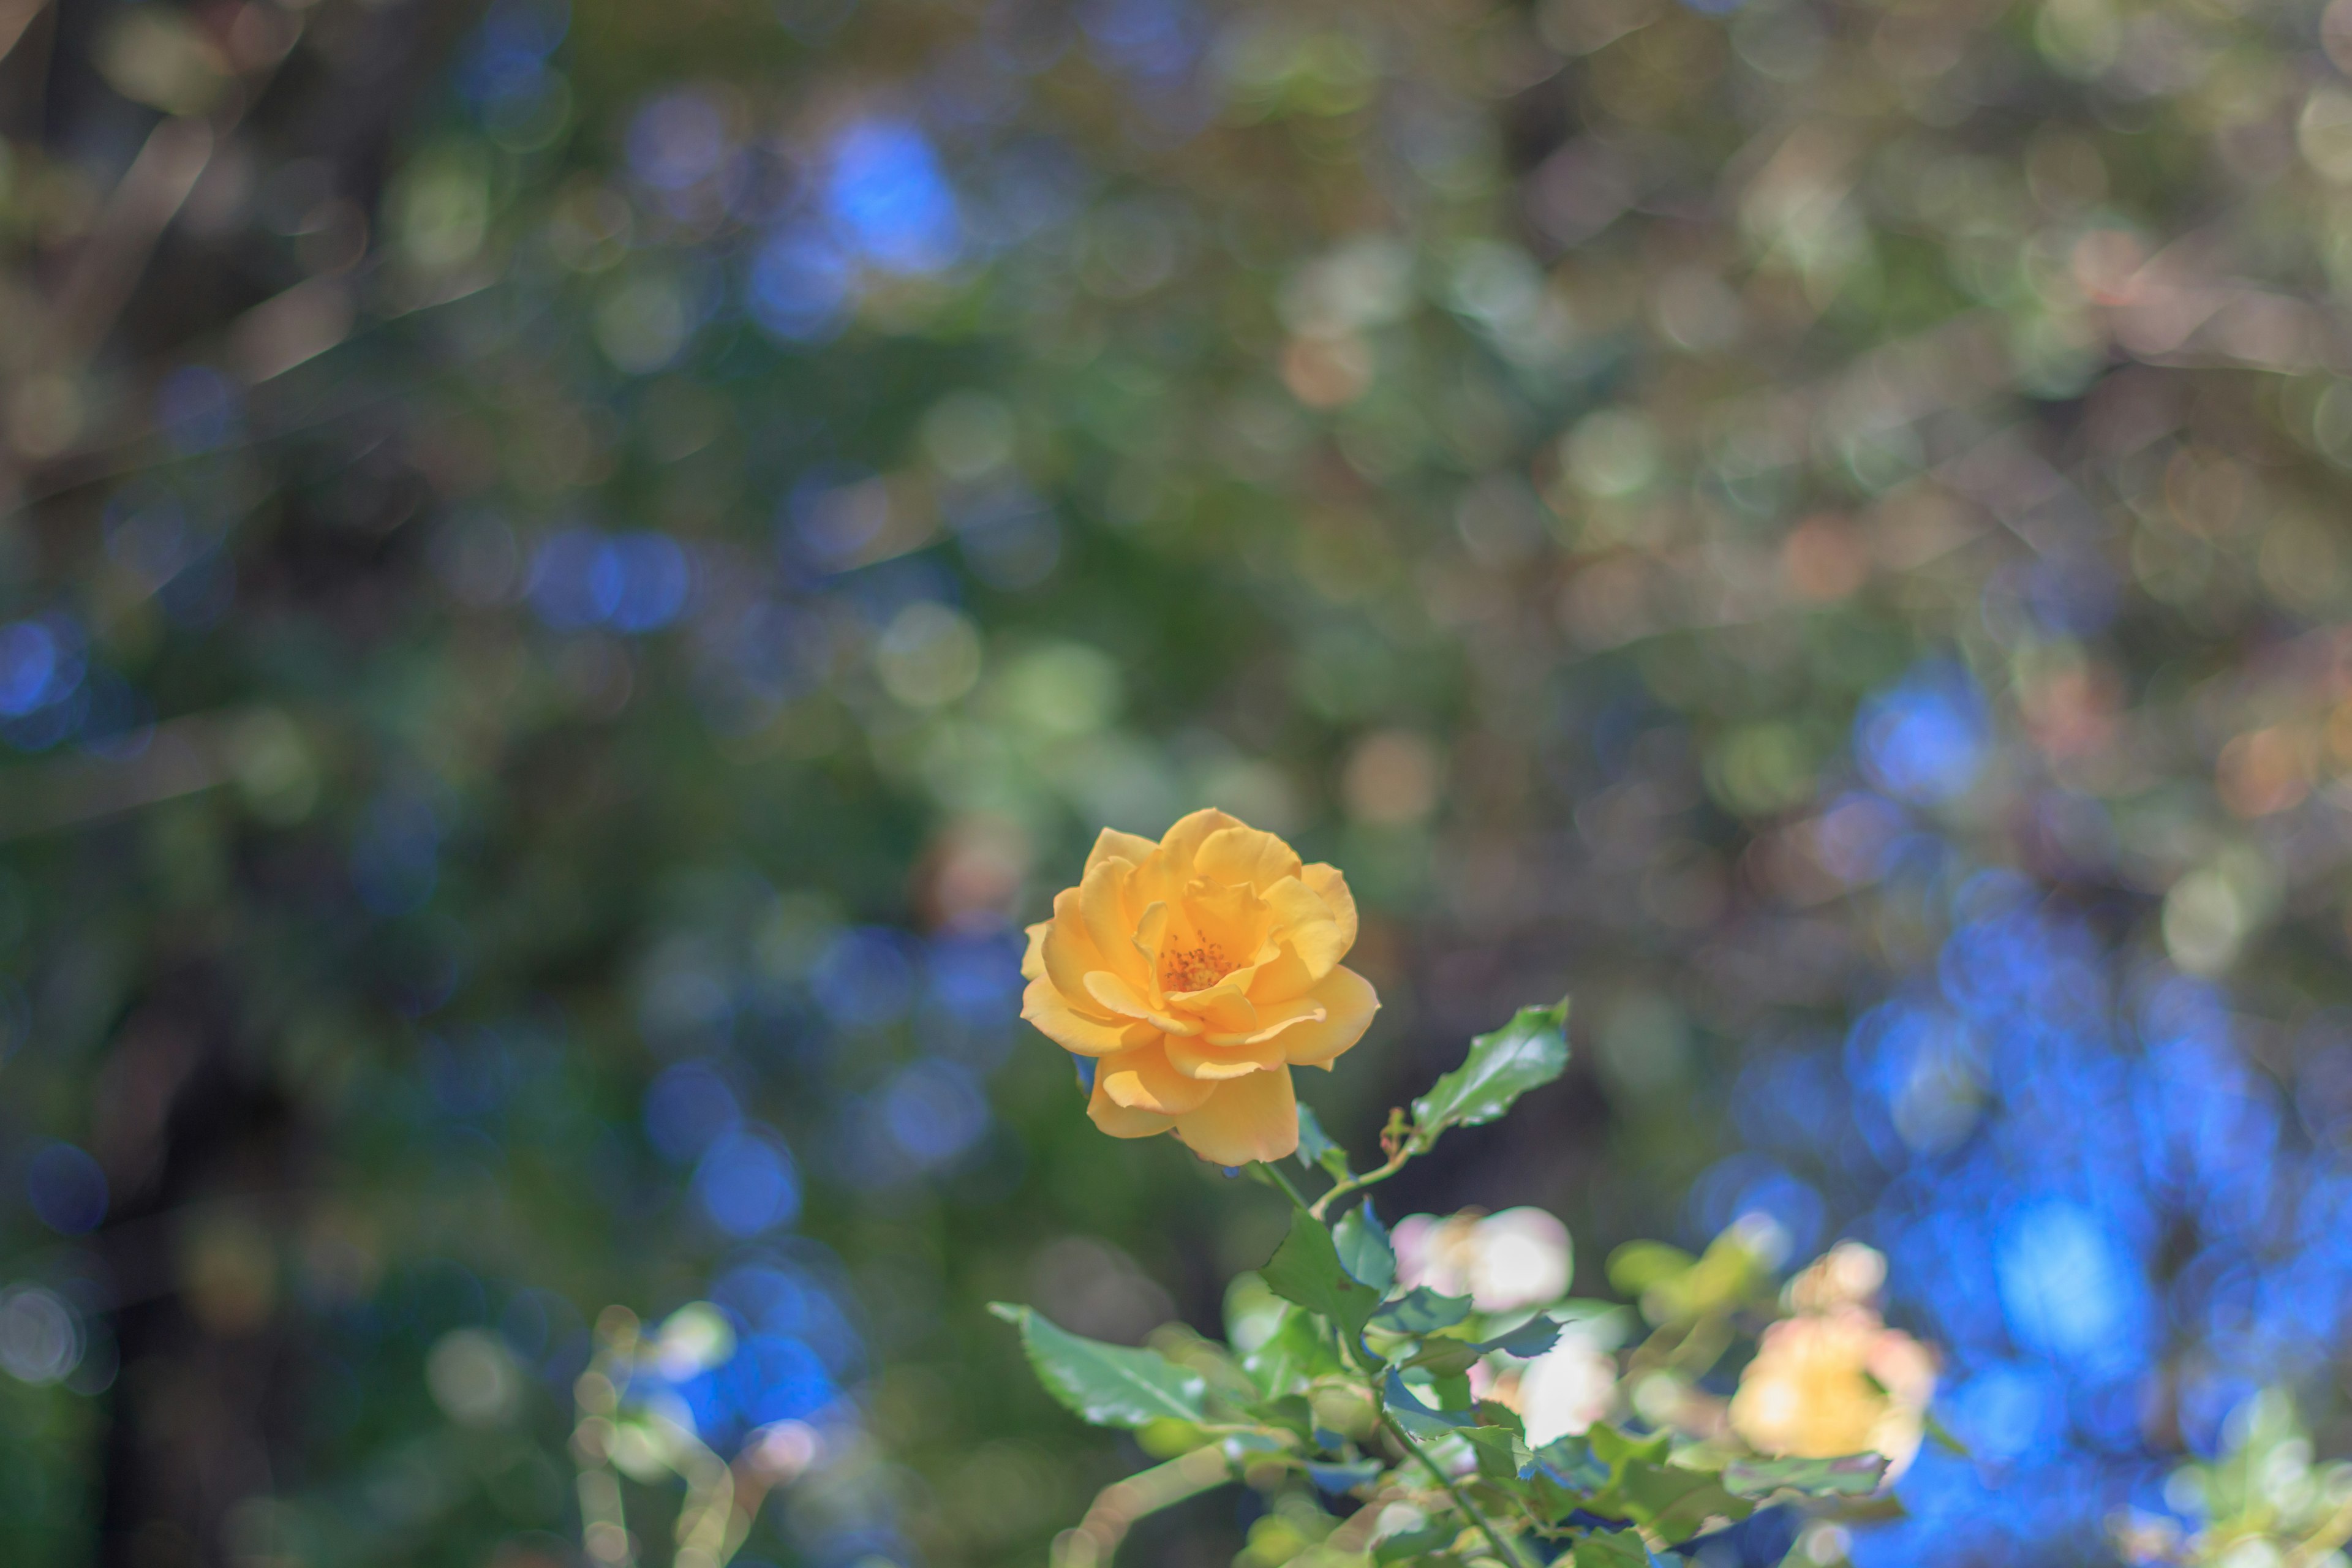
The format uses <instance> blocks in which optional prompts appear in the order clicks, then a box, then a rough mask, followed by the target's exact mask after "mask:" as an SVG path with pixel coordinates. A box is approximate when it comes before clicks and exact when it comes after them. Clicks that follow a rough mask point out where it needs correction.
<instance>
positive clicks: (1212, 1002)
mask: <svg viewBox="0 0 2352 1568" xmlns="http://www.w3.org/2000/svg"><path fill="white" fill-rule="evenodd" d="M1169 1007H1170V1009H1171V1011H1173V1012H1176V1013H1179V1014H1181V1016H1185V1017H1188V1018H1198V1019H1199V1020H1200V1021H1201V1024H1202V1028H1203V1030H1204V1032H1206V1033H1210V1034H1218V1035H1254V1034H1255V1033H1257V1030H1258V1016H1257V1009H1256V1008H1255V1007H1253V1006H1251V1005H1250V999H1249V993H1248V992H1247V991H1246V990H1245V989H1244V986H1243V985H1242V984H1237V983H1236V982H1235V981H1234V978H1233V976H1231V975H1227V976H1226V977H1225V978H1224V979H1223V980H1220V981H1218V982H1217V983H1216V984H1214V985H1212V986H1210V987H1209V988H1208V989H1207V990H1205V991H1193V992H1189V993H1187V994H1184V995H1183V996H1182V997H1181V998H1176V997H1171V998H1170V1000H1169Z"/></svg>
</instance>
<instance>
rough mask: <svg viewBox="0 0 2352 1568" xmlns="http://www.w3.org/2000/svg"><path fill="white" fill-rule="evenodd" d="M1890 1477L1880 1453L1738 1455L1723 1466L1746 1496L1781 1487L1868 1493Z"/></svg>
mask: <svg viewBox="0 0 2352 1568" xmlns="http://www.w3.org/2000/svg"><path fill="white" fill-rule="evenodd" d="M1885 1479H1886V1460H1885V1458H1884V1457H1883V1456H1881V1455H1877V1454H1848V1455H1845V1456H1843V1458H1835V1459H1797V1458H1786V1459H1753V1458H1739V1459H1734V1460H1732V1461H1731V1462H1730V1463H1729V1464H1727V1465H1726V1466H1724V1467H1723V1484H1724V1485H1725V1486H1726V1487H1728V1488H1729V1489H1731V1490H1733V1491H1735V1492H1738V1493H1739V1494H1740V1495H1741V1496H1742V1497H1749V1498H1764V1497H1769V1496H1770V1495H1771V1494H1772V1493H1774V1492H1777V1491H1783V1490H1786V1491H1794V1492H1801V1493H1803V1494H1804V1495H1805V1496H1807V1497H1868V1496H1869V1495H1870V1494H1871V1493H1873V1492H1874V1491H1876V1490H1877V1489H1879V1486H1880V1485H1881V1483H1883V1482H1884V1481H1885Z"/></svg>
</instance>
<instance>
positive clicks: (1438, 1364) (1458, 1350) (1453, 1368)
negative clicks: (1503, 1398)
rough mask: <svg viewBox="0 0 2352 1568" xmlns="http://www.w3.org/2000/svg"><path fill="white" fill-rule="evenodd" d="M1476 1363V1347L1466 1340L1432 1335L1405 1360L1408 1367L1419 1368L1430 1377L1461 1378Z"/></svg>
mask: <svg viewBox="0 0 2352 1568" xmlns="http://www.w3.org/2000/svg"><path fill="white" fill-rule="evenodd" d="M1477 1363H1478V1347H1477V1346H1476V1345H1474V1344H1472V1343H1471V1342H1469V1341H1468V1340H1455V1339H1448V1338H1446V1337H1445V1336H1444V1335H1443V1334H1434V1335H1432V1336H1431V1337H1430V1338H1428V1339H1426V1340H1423V1342H1422V1343H1421V1349H1419V1350H1418V1351H1415V1352H1413V1353H1412V1355H1411V1356H1408V1357H1407V1358H1406V1359H1405V1362H1404V1364H1405V1365H1406V1366H1409V1367H1419V1368H1421V1369H1422V1370H1423V1372H1426V1373H1429V1374H1430V1375H1431V1376H1432V1377H1461V1376H1463V1375H1465V1373H1468V1372H1469V1370H1470V1369H1471V1368H1472V1367H1473V1366H1475V1365H1476V1364H1477Z"/></svg>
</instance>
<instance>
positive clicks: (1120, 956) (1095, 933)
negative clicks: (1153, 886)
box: [1078, 860, 1159, 994]
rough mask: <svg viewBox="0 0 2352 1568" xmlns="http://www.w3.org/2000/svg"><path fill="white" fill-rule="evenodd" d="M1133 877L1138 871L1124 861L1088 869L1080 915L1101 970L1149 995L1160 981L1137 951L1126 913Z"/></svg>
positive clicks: (1080, 898)
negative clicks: (1129, 886)
mask: <svg viewBox="0 0 2352 1568" xmlns="http://www.w3.org/2000/svg"><path fill="white" fill-rule="evenodd" d="M1134 875H1135V867H1134V866H1133V865H1132V864H1131V863H1129V862H1128V861H1125V860H1105V861H1103V862H1102V863H1101V864H1100V865H1097V866H1094V867H1091V868H1088V869H1087V875H1086V879H1085V880H1084V881H1082V882H1080V883H1079V884H1078V914H1079V917H1080V918H1081V919H1083V920H1084V921H1086V926H1087V936H1088V937H1090V938H1092V939H1093V941H1094V944H1095V951H1096V952H1099V953H1101V954H1102V960H1103V961H1102V964H1101V967H1102V968H1105V969H1108V970H1109V971H1111V972H1112V973H1115V974H1118V975H1121V976H1123V977H1125V978H1126V980H1127V981H1128V982H1129V984H1133V985H1135V986H1136V987H1138V988H1139V989H1140V990H1142V991H1144V992H1146V993H1147V994H1148V993H1150V992H1153V991H1157V990H1158V989H1159V981H1158V980H1157V979H1156V978H1155V977H1154V976H1153V974H1152V973H1151V971H1150V968H1148V967H1147V966H1146V965H1145V963H1144V962H1143V959H1142V957H1141V955H1139V953H1137V952H1136V951H1135V917H1134V916H1133V915H1130V914H1129V913H1128V909H1127V884H1128V879H1129V878H1131V877H1133V876H1134Z"/></svg>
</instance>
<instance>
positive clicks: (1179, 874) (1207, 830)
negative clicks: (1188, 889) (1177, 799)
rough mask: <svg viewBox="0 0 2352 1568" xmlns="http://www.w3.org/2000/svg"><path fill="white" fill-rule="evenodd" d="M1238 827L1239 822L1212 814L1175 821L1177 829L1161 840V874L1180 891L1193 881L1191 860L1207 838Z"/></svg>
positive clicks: (1209, 812)
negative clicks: (1180, 888)
mask: <svg viewBox="0 0 2352 1568" xmlns="http://www.w3.org/2000/svg"><path fill="white" fill-rule="evenodd" d="M1241 825H1242V824H1241V822H1240V820H1239V819H1238V818H1236V817H1231V816H1226V815H1225V814H1224V813H1223V812H1222V811H1215V810H1210V811H1196V812H1194V813H1192V815H1191V816H1182V817H1179V818H1177V820H1176V825H1175V826H1172V827H1171V828H1170V829H1169V830H1168V831H1167V833H1166V834H1164V835H1163V836H1162V837H1160V855H1161V857H1162V860H1161V866H1162V868H1163V871H1164V873H1165V874H1166V875H1167V876H1168V877H1169V879H1171V880H1172V881H1173V882H1174V883H1175V884H1176V885H1177V886H1178V887H1182V886H1183V885H1184V884H1185V883H1186V882H1189V881H1191V880H1192V862H1193V859H1194V858H1195V857H1197V856H1198V855H1199V854H1200V852H1201V846H1202V844H1204V843H1206V842H1207V841H1208V839H1209V837H1210V836H1211V835H1212V834H1216V833H1222V832H1223V831H1224V830H1225V829H1226V828H1228V827H1239V826H1241Z"/></svg>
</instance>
